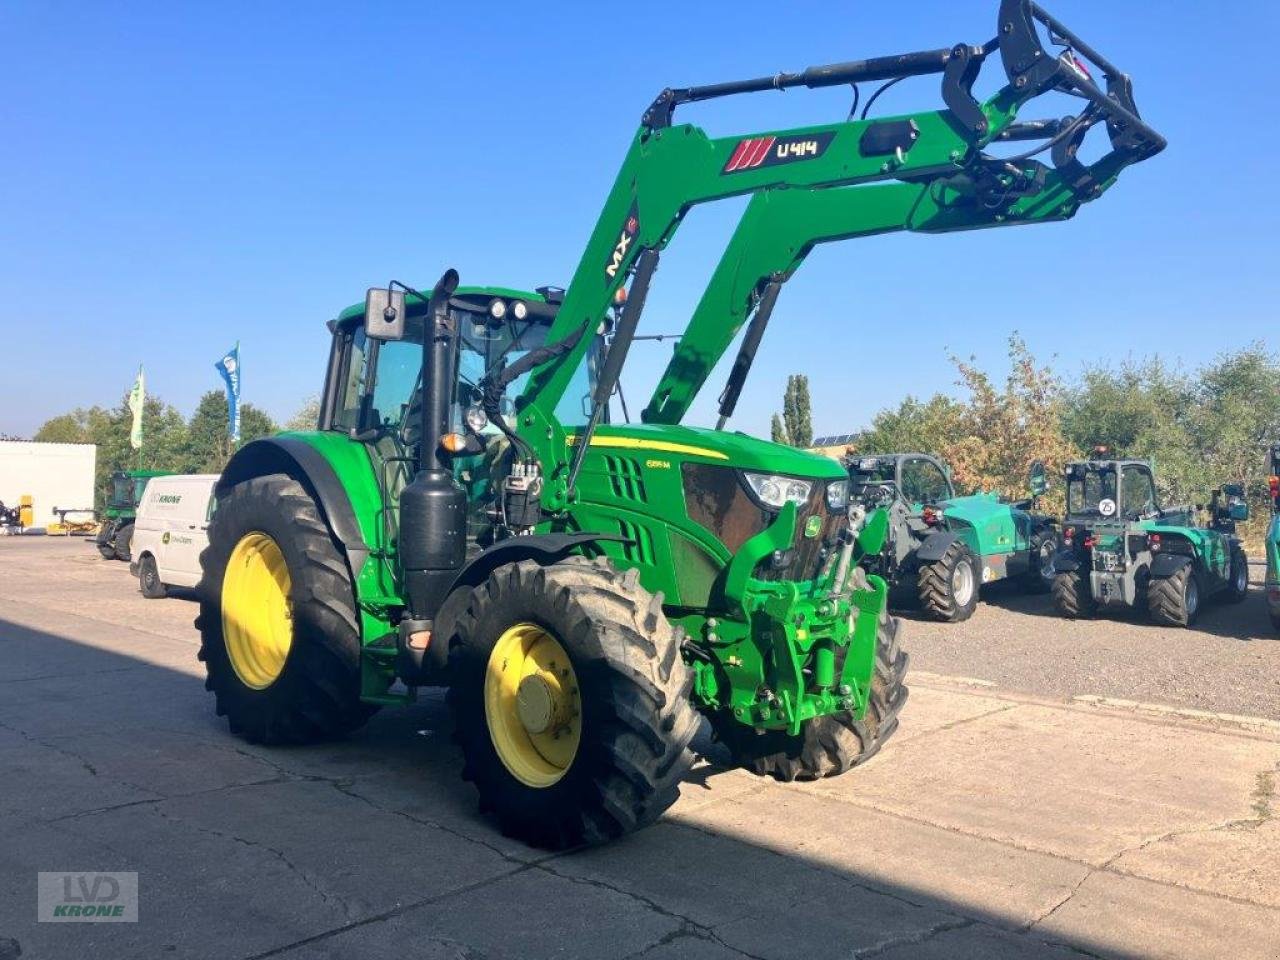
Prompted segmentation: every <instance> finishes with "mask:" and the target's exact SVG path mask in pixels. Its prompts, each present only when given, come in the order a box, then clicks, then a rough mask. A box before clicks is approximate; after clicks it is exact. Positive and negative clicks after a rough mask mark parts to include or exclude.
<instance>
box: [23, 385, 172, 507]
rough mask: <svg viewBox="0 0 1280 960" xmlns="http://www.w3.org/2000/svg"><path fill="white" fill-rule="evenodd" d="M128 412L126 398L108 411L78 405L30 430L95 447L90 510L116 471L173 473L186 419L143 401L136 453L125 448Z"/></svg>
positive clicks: (156, 401)
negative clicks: (139, 446)
mask: <svg viewBox="0 0 1280 960" xmlns="http://www.w3.org/2000/svg"><path fill="white" fill-rule="evenodd" d="M132 425H133V414H132V412H131V411H130V410H129V406H128V395H127V394H125V395H123V396H122V397H121V399H120V404H119V406H117V407H115V408H113V409H110V410H108V409H106V408H104V407H89V408H83V407H79V408H77V409H75V410H73V411H71V412H70V413H64V414H61V415H60V416H56V417H53V418H52V419H50V420H47V421H45V423H44V424H43V425H42V426H41V427H40V429H39V430H37V431H36V434H35V438H34V439H36V440H40V441H44V442H47V443H92V444H95V445H96V446H97V448H98V451H97V458H96V468H95V471H94V473H95V476H94V491H95V493H94V501H95V503H94V506H95V507H97V508H99V509H100V508H101V507H102V505H103V503H104V501H105V498H106V496H107V494H108V493H109V487H110V480H111V474H112V473H113V472H115V471H117V470H137V469H142V470H178V469H180V466H179V461H180V457H181V451H182V449H183V447H184V444H185V441H186V432H187V427H186V421H185V420H184V418H183V416H182V414H181V413H179V412H178V411H177V410H176V409H175V408H174V407H172V406H170V405H169V404H167V403H165V402H164V401H163V400H161V399H160V398H159V397H148V398H147V402H146V405H145V406H144V407H143V412H142V449H141V450H140V451H139V450H134V449H133V448H132V447H130V446H129V431H130V428H131V427H132Z"/></svg>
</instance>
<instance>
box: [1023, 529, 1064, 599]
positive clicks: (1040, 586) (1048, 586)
mask: <svg viewBox="0 0 1280 960" xmlns="http://www.w3.org/2000/svg"><path fill="white" fill-rule="evenodd" d="M1027 549H1028V552H1029V553H1030V554H1031V569H1030V570H1029V571H1028V572H1027V575H1026V576H1025V577H1023V578H1022V589H1023V590H1024V591H1026V592H1027V593H1048V592H1049V591H1050V590H1052V589H1053V577H1054V573H1053V555H1054V554H1055V553H1057V552H1058V534H1057V533H1056V532H1054V531H1053V530H1051V529H1050V530H1039V531H1037V532H1036V533H1033V534H1032V535H1031V542H1030V543H1029V544H1028V545H1027Z"/></svg>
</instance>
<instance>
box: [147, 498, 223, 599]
mask: <svg viewBox="0 0 1280 960" xmlns="http://www.w3.org/2000/svg"><path fill="white" fill-rule="evenodd" d="M217 482H218V475H217V474H216V473H193V474H175V475H173V476H169V477H152V478H151V479H150V480H149V481H148V482H147V489H146V492H145V493H143V495H142V503H141V504H140V505H139V506H138V519H137V520H136V521H135V522H134V526H133V561H132V562H131V563H130V564H129V572H130V573H133V574H134V575H135V576H137V578H138V585H139V586H140V587H141V588H142V595H143V596H144V597H147V598H148V599H152V600H154V599H157V598H159V597H163V596H164V595H165V592H166V588H167V587H194V586H195V585H196V584H197V583H199V582H200V552H201V551H202V550H204V548H205V547H207V546H208V545H209V518H210V516H212V514H213V507H214V499H213V485H214V484H215V483H217Z"/></svg>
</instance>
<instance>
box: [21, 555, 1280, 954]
mask: <svg viewBox="0 0 1280 960" xmlns="http://www.w3.org/2000/svg"><path fill="white" fill-rule="evenodd" d="M193 615H194V605H193V604H192V603H191V602H190V601H189V600H184V599H171V600H165V601H146V600H143V599H142V598H141V597H140V596H139V595H138V594H137V592H136V587H135V586H134V585H133V584H132V582H131V581H130V579H129V577H128V575H127V571H126V570H125V566H124V565H123V564H112V563H107V562H105V561H101V560H99V559H98V558H97V557H96V554H94V553H93V552H92V550H91V549H90V548H88V547H86V546H84V545H83V544H79V543H77V542H76V541H71V542H69V543H68V542H65V541H47V540H37V541H29V540H9V541H6V540H3V539H0V960H11V958H13V957H18V956H21V957H22V958H28V957H48V958H58V960H61V958H64V957H73V956H94V957H98V958H103V960H113V958H116V957H129V958H132V957H175V958H178V957H182V958H186V957H192V958H195V957H209V958H218V960H227V958H261V957H284V958H290V960H293V958H313V957H315V958H335V960H336V958H342V960H361V958H366V957H367V958H373V957H379V958H381V957H386V956H389V955H394V954H408V955H413V956H425V957H428V958H464V957H466V958H480V957H513V958H515V957H520V958H541V957H583V958H592V960H597V958H607V957H619V958H622V957H646V958H650V960H658V958H676V957H680V958H683V957H690V958H695V960H699V958H708V960H715V958H731V957H759V958H770V960H772V958H787V957H801V956H803V957H805V958H806V960H821V958H826V957H830V958H866V957H885V958H893V960H899V958H906V957H937V958H944V957H945V958H964V957H973V958H979V957H981V958H988V957H997V958H1004V957H1008V958H1023V957H1063V958H1066V957H1079V956H1114V957H1135V958H1136V957H1187V958H1199V957H1203V958H1220V957H1225V956H1231V957H1239V958H1254V957H1256V958H1268V960H1274V958H1276V957H1278V956H1280V892H1278V891H1280V818H1277V817H1276V815H1275V810H1276V807H1277V806H1280V801H1278V800H1277V799H1276V797H1275V792H1276V784H1277V780H1278V779H1280V726H1277V725H1276V724H1274V723H1268V722H1267V721H1266V720H1251V719H1249V718H1247V717H1230V716H1227V717H1224V716H1218V715H1214V714H1210V713H1200V714H1194V713H1189V712H1184V713H1179V712H1178V711H1175V710H1167V709H1161V708H1158V707H1157V708H1152V707H1145V706H1140V705H1129V704H1123V703H1115V702H1113V701H1108V700H1107V699H1104V698H1088V697H1086V698H1085V699H1072V698H1065V697H1064V698H1048V697H1043V696H1035V695H1028V694H1026V693H1021V692H1017V691H1009V690H1002V689H998V688H995V687H992V686H988V685H985V684H982V683H974V682H970V681H965V680H962V679H955V678H948V677H944V676H939V675H931V674H924V673H917V674H916V675H915V676H914V677H911V678H909V680H910V682H911V683H912V693H911V700H910V702H909V703H908V705H907V707H906V709H905V711H904V713H903V718H902V727H901V729H900V731H899V733H898V734H897V735H896V736H895V737H894V738H893V739H892V740H891V741H890V743H889V744H888V746H887V747H886V748H885V750H884V751H883V752H882V753H881V754H880V756H878V757H877V758H876V759H874V760H873V761H872V762H870V763H869V764H868V765H867V766H865V767H863V768H861V769H859V770H856V771H854V772H853V773H851V774H849V775H846V776H844V777H840V778H836V779H833V780H826V781H822V782H820V783H816V784H803V785H801V784H792V785H780V784H775V783H772V782H770V781H761V780H759V779H757V778H755V777H752V776H750V775H748V774H746V773H744V772H742V771H739V770H733V769H727V768H726V767H724V766H722V765H720V764H719V763H718V762H717V761H718V759H719V758H718V757H717V756H716V754H715V752H714V748H712V747H711V746H710V745H709V744H707V743H705V742H703V743H702V744H701V746H702V748H703V749H704V750H706V751H708V753H709V754H710V759H703V760H701V761H700V762H699V763H698V765H697V766H696V767H695V768H694V770H693V771H692V774H691V776H690V778H689V781H688V782H687V784H686V785H685V787H684V790H683V795H682V798H681V800H680V802H679V803H678V804H677V805H676V807H674V808H673V809H672V811H671V812H670V813H669V814H668V815H667V817H666V818H665V819H664V820H663V821H662V822H660V823H659V824H658V825H656V826H654V827H652V828H650V829H648V830H645V831H643V832H641V833H639V834H636V835H634V836H631V837H628V838H626V839H624V840H623V841H621V842H618V843H615V844H612V845H610V846H606V847H602V848H597V849H592V850H586V851H578V852H573V853H568V854H560V855H548V854H546V853H544V852H541V851H535V850H531V849H529V848H527V847H524V846H523V845H521V844H518V843H515V842H513V841H510V840H508V839H506V838H504V837H502V836H501V835H499V834H498V833H496V832H495V831H494V830H493V828H492V827H491V825H490V824H489V823H488V822H487V821H485V820H484V819H482V818H481V817H480V816H479V815H478V813H477V812H476V804H475V798H474V795H473V793H472V791H471V789H470V787H469V786H468V785H466V784H464V783H463V782H462V781H461V780H460V779H459V776H458V767H459V764H458V758H457V755H456V753H455V751H454V750H453V748H452V747H451V744H450V742H449V738H448V723H447V713H446V711H445V709H444V705H443V703H442V702H441V701H440V698H439V697H438V696H434V695H432V696H429V697H426V698H424V701H423V702H421V703H419V704H418V705H416V706H414V707H411V708H406V709H400V710H384V711H383V712H382V713H380V714H379V715H378V716H377V717H375V718H374V720H373V721H372V722H371V723H370V724H369V725H368V726H367V727H366V728H365V729H363V730H361V731H359V732H358V733H357V734H355V735H354V736H352V737H350V738H348V739H347V740H344V741H342V742H340V743H335V744H326V745H320V746H315V747H308V748H302V749H290V750H280V749H265V748H261V747H253V746H250V745H247V744H244V743H242V742H241V741H239V740H237V739H235V738H233V737H232V736H231V735H230V734H229V733H228V732H227V730H226V726H225V723H223V722H222V721H220V720H219V719H218V718H216V717H215V716H214V715H213V705H212V701H211V698H210V697H209V696H208V695H207V694H206V693H205V692H204V690H203V687H202V683H201V677H202V674H201V670H200V665H199V664H198V663H197V662H196V660H195V657H194V651H195V646H196V638H195V634H194V631H193V630H192V628H191V619H192V617H193ZM1045 622H1046V621H1044V620H1043V619H1037V620H1036V621H1034V623H1033V624H1031V625H1029V626H1034V627H1035V628H1037V629H1042V628H1043V625H1044V623H1045ZM914 626H915V625H914V624H908V625H907V626H906V628H905V629H906V631H907V632H906V634H905V635H904V639H905V642H906V644H907V646H908V649H909V648H910V638H911V631H912V628H913V627H914ZM1186 636H1187V638H1188V642H1190V641H1191V638H1192V637H1193V635H1192V634H1187V635H1186ZM1191 679H1193V678H1188V680H1189V681H1190V680H1191ZM1080 693H1082V694H1087V693H1088V691H1080ZM42 870H44V871H50V870H116V871H137V872H138V874H139V878H140V891H141V892H140V921H139V922H138V923H131V924H89V923H61V924H51V923H41V924H38V923H36V922H35V916H36V873H37V872H38V871H42ZM19 951H20V952H19Z"/></svg>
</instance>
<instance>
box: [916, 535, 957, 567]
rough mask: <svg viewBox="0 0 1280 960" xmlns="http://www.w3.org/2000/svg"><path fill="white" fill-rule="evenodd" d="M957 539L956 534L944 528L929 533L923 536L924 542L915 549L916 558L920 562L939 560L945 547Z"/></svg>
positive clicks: (945, 549) (945, 550)
mask: <svg viewBox="0 0 1280 960" xmlns="http://www.w3.org/2000/svg"><path fill="white" fill-rule="evenodd" d="M959 539H960V537H959V536H958V535H956V534H954V533H949V532H947V531H945V530H940V531H938V532H937V533H931V534H929V536H927V537H925V538H924V542H923V543H921V544H920V547H919V549H917V550H916V559H917V560H918V561H920V562H921V563H933V562H934V561H936V560H941V559H942V555H943V554H944V553H946V552H947V547H949V546H951V545H952V544H953V543H955V542H956V541H957V540H959Z"/></svg>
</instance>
